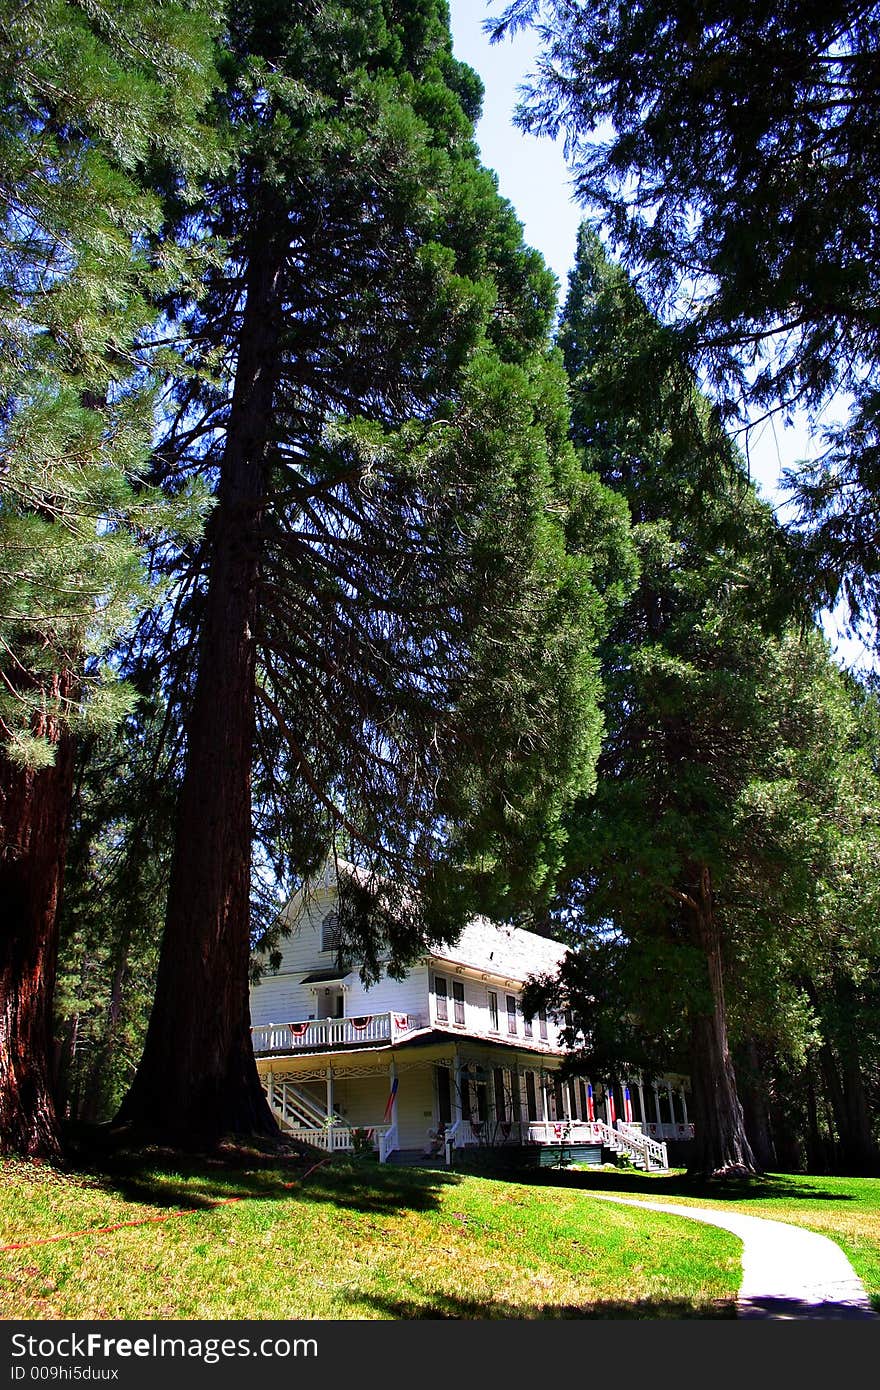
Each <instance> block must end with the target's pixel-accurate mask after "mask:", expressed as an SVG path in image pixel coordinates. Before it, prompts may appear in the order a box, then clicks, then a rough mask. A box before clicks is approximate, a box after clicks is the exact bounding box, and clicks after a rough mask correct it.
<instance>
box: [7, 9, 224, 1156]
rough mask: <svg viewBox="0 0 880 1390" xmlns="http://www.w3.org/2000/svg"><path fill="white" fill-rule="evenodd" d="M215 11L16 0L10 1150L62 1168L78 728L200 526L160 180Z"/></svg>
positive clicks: (104, 694) (178, 177)
mask: <svg viewBox="0 0 880 1390" xmlns="http://www.w3.org/2000/svg"><path fill="white" fill-rule="evenodd" d="M212 9H213V7H212V6H210V5H208V4H207V3H206V0H205V2H204V3H203V0H183V2H182V3H180V4H165V3H159V2H158V0H157V3H148V4H141V3H139V0H138V3H134V2H133V0H122V3H121V4H120V3H115V4H113V5H110V4H105V3H96V4H94V5H90V6H89V7H87V8H86V9H84V8H83V7H81V6H79V5H77V4H72V3H67V0H36V3H33V4H27V5H21V4H18V3H11V0H10V2H9V3H3V4H2V5H0V71H2V77H0V83H2V89H3V91H2V96H3V103H4V123H3V129H2V133H0V191H2V204H3V209H2V213H0V248H2V255H0V335H2V336H0V390H2V407H0V675H2V680H0V736H2V743H3V747H2V751H0V902H2V905H3V906H2V912H3V923H2V932H0V1148H2V1149H6V1148H12V1149H20V1150H23V1151H24V1152H27V1153H31V1154H38V1155H41V1156H44V1157H55V1156H57V1154H58V1152H59V1141H58V1134H57V1125H56V1119H55V1115H54V1111H53V1104H52V1096H51V1085H50V1076H49V1061H48V1039H49V1024H50V1016H51V997H52V986H53V980H54V973H55V960H56V950H57V930H56V918H57V908H58V900H59V894H60V891H61V882H62V877H63V871H64V860H65V847H66V834H67V822H68V816H69V802H70V791H71V784H72V774H73V734H74V731H75V729H76V727H77V726H78V725H82V724H84V723H85V724H90V725H91V726H93V727H97V726H100V725H102V724H105V725H106V724H107V723H110V722H112V721H113V720H114V719H115V718H118V717H119V714H120V712H121V711H122V709H124V707H125V703H126V697H125V694H124V692H123V691H122V690H121V688H120V687H119V686H118V685H117V683H116V682H115V681H114V679H113V678H112V677H111V676H110V675H109V674H108V673H107V672H106V671H102V669H101V657H102V655H103V654H104V653H105V652H106V651H107V649H108V647H109V646H110V644H111V643H112V642H113V640H114V639H115V638H116V636H117V635H118V633H119V630H120V628H122V627H124V626H126V625H130V623H131V621H132V619H133V616H134V615H135V614H136V613H137V612H138V611H139V609H140V608H142V607H143V606H144V604H145V603H147V602H152V601H153V599H154V595H153V594H152V593H151V588H150V584H149V576H148V573H147V568H146V561H145V550H144V545H143V539H144V536H145V535H146V534H148V533H150V532H152V533H153V534H156V535H158V534H162V533H163V532H165V533H167V532H170V531H174V530H178V531H186V530H189V531H193V530H194V529H196V528H197V527H198V525H199V524H200V506H199V504H198V502H197V499H196V497H195V495H185V494H183V495H181V496H180V497H179V498H177V499H176V500H175V501H172V500H171V499H169V498H163V497H162V496H161V495H160V494H159V493H158V492H156V491H152V492H151V491H150V490H148V489H145V488H144V487H143V486H142V475H143V473H144V471H145V469H146V463H147V459H148V457H149V451H150V442H151V433H152V424H153V396H152V390H151V385H150V379H149V377H150V367H151V360H152V357H153V353H152V351H151V346H150V343H149V342H148V341H147V339H148V337H149V329H150V327H151V325H152V323H153V321H154V319H155V317H156V311H155V309H154V308H151V300H152V299H153V298H154V297H155V296H156V295H157V294H158V293H159V291H160V290H161V291H162V292H167V289H168V287H169V285H170V284H171V283H174V281H175V280H181V279H183V278H184V277H185V275H186V273H187V270H186V258H185V257H184V256H183V254H182V253H181V252H180V251H179V249H178V248H177V247H176V246H175V245H174V244H172V243H170V242H168V241H167V240H166V239H164V238H163V237H162V235H161V232H162V203H161V201H160V199H159V197H158V196H157V193H156V188H157V187H158V185H159V184H161V187H162V189H163V191H165V192H171V191H173V192H174V195H175V198H179V197H180V196H181V195H182V194H183V192H184V186H185V184H184V176H183V174H182V172H181V171H182V170H186V169H190V170H193V169H199V168H203V167H204V166H205V163H206V161H209V160H210V159H211V157H212V156H211V151H212V150H214V149H215V148H216V146H215V142H214V139H213V136H212V135H211V134H210V132H209V131H207V129H205V128H203V127H202V126H201V125H200V123H199V111H200V109H201V108H202V107H203V106H204V104H205V102H206V100H207V97H208V95H209V92H210V85H211V81H212V74H213V69H212V63H211V58H212V33H213V27H214V23H215V21H213V20H212Z"/></svg>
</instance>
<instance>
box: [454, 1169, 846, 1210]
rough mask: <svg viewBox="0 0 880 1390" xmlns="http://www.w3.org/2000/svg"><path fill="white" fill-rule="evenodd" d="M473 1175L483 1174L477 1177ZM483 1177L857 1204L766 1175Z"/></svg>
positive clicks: (589, 1188)
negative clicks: (746, 1176) (720, 1176)
mask: <svg viewBox="0 0 880 1390" xmlns="http://www.w3.org/2000/svg"><path fill="white" fill-rule="evenodd" d="M474 1176H478V1175H477V1174H475V1175H474ZM480 1176H483V1177H490V1176H495V1177H505V1178H507V1179H509V1180H511V1181H514V1182H521V1183H524V1184H527V1185H528V1186H533V1187H542V1186H546V1187H565V1188H576V1189H578V1190H580V1191H583V1192H596V1193H602V1192H619V1193H623V1194H626V1195H627V1196H632V1197H653V1198H655V1199H656V1200H657V1201H664V1202H665V1201H669V1200H674V1199H675V1198H676V1197H699V1198H702V1199H705V1200H707V1201H713V1202H718V1203H719V1204H723V1203H725V1202H748V1201H755V1200H756V1199H762V1200H767V1199H768V1198H769V1199H774V1198H775V1199H777V1200H779V1201H786V1202H792V1201H798V1200H802V1201H822V1202H852V1201H854V1200H855V1198H854V1197H853V1196H852V1195H851V1194H849V1193H845V1192H828V1191H827V1190H824V1189H822V1188H820V1187H815V1186H814V1185H813V1184H812V1182H811V1181H810V1178H809V1177H808V1176H801V1175H800V1174H798V1175H791V1174H785V1175H784V1177H782V1176H778V1175H775V1174H765V1175H764V1176H762V1177H755V1178H745V1177H726V1178H691V1177H688V1175H687V1174H686V1173H670V1174H649V1173H642V1172H638V1171H632V1170H622V1171H611V1170H608V1169H601V1170H598V1171H597V1170H596V1169H592V1170H590V1169H584V1168H567V1167H566V1168H537V1169H535V1168H530V1169H517V1170H516V1172H513V1171H509V1172H504V1173H501V1171H500V1170H499V1171H498V1172H497V1173H495V1174H490V1173H489V1172H486V1173H484V1174H482V1175H480Z"/></svg>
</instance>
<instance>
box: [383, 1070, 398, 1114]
mask: <svg viewBox="0 0 880 1390" xmlns="http://www.w3.org/2000/svg"><path fill="white" fill-rule="evenodd" d="M396 1095H397V1077H396V1076H395V1078H394V1080H393V1081H392V1083H391V1091H390V1092H389V1095H388V1099H387V1100H386V1102H385V1114H384V1116H383V1119H384V1121H385V1123H386V1124H387V1123H388V1121H389V1120H390V1118H391V1110H392V1107H393V1105H394V1099H395V1096H396Z"/></svg>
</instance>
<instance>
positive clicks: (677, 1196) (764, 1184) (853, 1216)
mask: <svg viewBox="0 0 880 1390" xmlns="http://www.w3.org/2000/svg"><path fill="white" fill-rule="evenodd" d="M558 1180H559V1179H558ZM561 1181H563V1182H567V1183H571V1184H572V1185H574V1186H577V1188H578V1189H579V1190H581V1191H585V1192H586V1191H594V1192H613V1193H616V1194H618V1195H620V1196H632V1197H638V1198H639V1199H644V1200H652V1199H653V1200H655V1201H658V1202H678V1203H680V1204H681V1205H682V1206H700V1207H720V1208H724V1209H727V1210H730V1211H741V1212H745V1213H746V1214H747V1215H750V1216H764V1217H769V1218H770V1219H771V1220H773V1221H787V1222H790V1223H791V1224H792V1225H795V1226H804V1227H806V1229H807V1230H810V1231H818V1232H819V1234H820V1235H824V1236H829V1237H830V1238H831V1239H832V1240H835V1241H837V1244H838V1245H839V1246H840V1247H841V1248H842V1250H843V1251H844V1253H845V1254H846V1255H847V1257H848V1259H849V1261H850V1263H851V1264H852V1266H853V1269H854V1270H855V1271H856V1274H857V1275H858V1276H859V1278H860V1279H861V1280H862V1283H863V1284H864V1285H865V1289H866V1291H867V1293H868V1296H869V1297H870V1299H871V1302H872V1304H873V1306H874V1308H875V1309H876V1310H877V1311H878V1312H880V1178H846V1177H840V1178H838V1177H814V1176H812V1175H801V1174H790V1173H783V1174H766V1175H765V1176H764V1177H761V1178H731V1179H728V1180H726V1181H723V1182H722V1181H718V1180H715V1181H713V1182H712V1183H704V1184H703V1185H698V1184H695V1183H693V1182H691V1181H690V1180H688V1178H687V1177H686V1176H685V1175H684V1173H683V1172H681V1171H677V1172H673V1173H672V1174H645V1173H635V1172H633V1173H627V1172H613V1171H607V1170H604V1169H603V1170H600V1171H594V1172H592V1173H589V1174H587V1173H570V1174H569V1175H567V1176H566V1177H565V1178H563V1179H561Z"/></svg>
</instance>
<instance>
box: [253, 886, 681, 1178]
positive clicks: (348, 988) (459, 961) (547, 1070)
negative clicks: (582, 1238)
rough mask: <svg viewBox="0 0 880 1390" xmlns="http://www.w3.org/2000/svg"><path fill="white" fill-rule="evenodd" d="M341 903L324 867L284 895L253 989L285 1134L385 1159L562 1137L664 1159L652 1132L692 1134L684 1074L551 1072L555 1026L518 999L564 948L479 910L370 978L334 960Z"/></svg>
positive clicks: (265, 1062) (266, 1078) (556, 1049)
mask: <svg viewBox="0 0 880 1390" xmlns="http://www.w3.org/2000/svg"><path fill="white" fill-rule="evenodd" d="M335 908H336V882H335V877H334V874H333V870H332V867H331V868H328V870H327V872H326V874H325V877H324V879H323V881H322V883H321V885H320V886H319V887H318V888H317V889H316V890H313V892H312V893H310V895H309V898H308V900H307V903H306V905H305V906H304V905H303V901H302V900H301V899H299V900H298V899H294V901H293V902H292V904H291V905H290V908H289V909H288V912H289V914H290V918H291V923H292V930H291V934H290V935H289V936H288V937H287V938H286V939H285V941H284V944H283V954H282V960H281V965H280V968H279V970H278V971H277V973H266V974H264V975H263V977H262V978H261V980H260V981H259V983H257V984H255V985H254V986H253V988H252V991H251V1022H252V1033H253V1043H254V1052H255V1055H256V1058H257V1068H258V1071H259V1073H260V1076H261V1079H262V1081H263V1085H264V1086H265V1088H266V1092H267V1095H268V1098H269V1103H270V1105H271V1107H272V1109H273V1112H274V1114H275V1116H276V1118H277V1119H278V1121H279V1123H280V1125H281V1126H282V1128H283V1129H284V1130H285V1131H287V1132H288V1133H290V1134H292V1135H294V1136H296V1137H298V1138H300V1139H304V1140H306V1141H308V1142H309V1143H312V1144H316V1145H318V1146H319V1147H322V1148H326V1149H331V1150H337V1149H350V1148H353V1147H355V1146H356V1145H357V1144H359V1143H370V1144H371V1145H372V1146H374V1147H375V1148H376V1149H378V1153H379V1159H380V1161H382V1162H385V1161H386V1160H387V1159H388V1158H389V1157H390V1156H391V1155H392V1154H395V1153H407V1152H408V1153H410V1154H426V1153H428V1152H430V1151H431V1150H433V1151H434V1152H435V1153H436V1154H437V1155H438V1156H441V1157H443V1158H445V1160H446V1161H447V1162H449V1161H451V1159H452V1153H453V1150H454V1149H461V1148H469V1147H472V1146H476V1145H479V1146H486V1145H491V1146H500V1145H507V1146H523V1145H528V1146H541V1145H545V1146H554V1148H555V1149H557V1150H558V1147H559V1144H560V1141H561V1140H564V1141H565V1142H566V1143H568V1144H570V1145H573V1146H578V1147H579V1148H580V1149H581V1150H582V1152H583V1153H584V1154H586V1153H587V1152H588V1151H590V1150H592V1156H593V1161H597V1162H598V1161H601V1157H602V1151H603V1149H604V1150H609V1149H610V1150H615V1151H621V1150H625V1151H627V1152H629V1154H630V1155H631V1157H632V1158H633V1161H635V1162H638V1163H639V1164H642V1165H644V1166H646V1167H647V1166H650V1167H665V1166H666V1151H665V1146H664V1145H663V1142H662V1141H664V1140H666V1139H668V1138H686V1137H690V1136H692V1133H693V1130H692V1127H691V1125H690V1123H689V1121H688V1117H687V1105H686V1097H685V1093H684V1091H683V1090H682V1089H681V1088H680V1083H673V1082H672V1081H670V1082H669V1083H664V1084H663V1085H662V1086H661V1087H659V1088H658V1087H648V1086H645V1085H642V1084H641V1083H640V1081H639V1079H638V1078H637V1077H633V1078H632V1079H631V1080H630V1081H629V1082H628V1092H629V1095H628V1097H626V1096H625V1095H624V1093H623V1087H622V1086H617V1087H612V1086H610V1085H607V1084H603V1083H602V1082H601V1079H597V1081H596V1082H590V1081H587V1080H586V1079H584V1080H581V1079H576V1080H572V1081H567V1082H563V1081H562V1080H561V1078H560V1071H559V1069H560V1065H561V1062H562V1059H563V1057H564V1055H565V1049H564V1047H563V1046H562V1044H561V1042H560V1039H559V1029H558V1027H557V1024H556V1022H555V1021H554V1019H553V1018H552V1017H548V1016H546V1015H545V1014H543V1013H542V1014H538V1015H537V1016H536V1017H535V1018H534V1019H532V1020H531V1021H529V1020H527V1019H526V1018H525V1016H524V1014H523V1011H522V1002H521V1001H522V990H523V985H524V983H525V981H526V980H527V978H528V977H529V976H530V975H534V974H542V973H547V972H552V971H553V970H555V969H556V967H557V966H558V964H559V962H560V960H561V959H562V957H563V955H564V954H565V949H566V948H565V947H564V946H561V945H560V944H559V943H557V942H554V941H549V940H547V939H546V938H545V937H541V936H537V935H535V934H534V933H533V932H528V931H523V930H521V929H519V928H514V927H507V926H501V925H498V924H496V923H494V922H490V921H488V920H487V919H486V918H476V919H474V920H473V921H471V922H470V923H469V924H468V925H467V926H466V927H465V929H464V931H463V932H462V934H461V937H460V938H459V940H458V942H457V943H456V945H455V946H451V947H438V948H436V949H435V950H433V951H431V952H430V953H429V954H426V955H425V956H423V957H422V958H421V959H420V960H419V961H418V962H417V963H416V964H415V965H414V966H413V967H412V969H411V970H410V971H409V972H408V974H407V975H406V977H405V978H404V979H402V980H395V979H392V978H391V977H389V976H387V975H383V976H382V978H381V979H380V980H379V981H378V982H377V983H376V984H374V985H372V986H371V987H369V988H368V987H367V986H365V985H364V984H363V982H362V981H361V979H360V977H359V974H358V971H357V968H356V967H354V968H352V969H351V970H347V969H345V968H344V967H343V968H340V967H339V965H338V952H337V936H336V927H337V917H336V911H335ZM627 1101H628V1103H629V1107H630V1108H631V1111H632V1114H631V1119H630V1121H629V1122H627V1114H628V1110H627V1109H626V1106H627Z"/></svg>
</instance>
